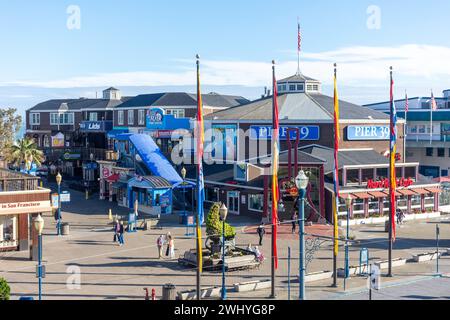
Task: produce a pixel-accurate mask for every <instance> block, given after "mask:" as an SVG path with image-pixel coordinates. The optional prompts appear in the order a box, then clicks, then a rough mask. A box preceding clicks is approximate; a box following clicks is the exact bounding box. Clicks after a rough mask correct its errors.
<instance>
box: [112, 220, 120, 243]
mask: <svg viewBox="0 0 450 320" xmlns="http://www.w3.org/2000/svg"><path fill="white" fill-rule="evenodd" d="M119 229H120V224H119V220H117V219H116V220H114V227H113V231H114V238H113V242H114V243H116V242H117V240H118V239H117V237H118V234H119Z"/></svg>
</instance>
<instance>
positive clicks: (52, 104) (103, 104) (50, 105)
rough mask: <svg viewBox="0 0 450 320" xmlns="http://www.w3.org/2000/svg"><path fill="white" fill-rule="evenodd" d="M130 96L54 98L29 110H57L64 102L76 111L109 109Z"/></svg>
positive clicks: (69, 108)
mask: <svg viewBox="0 0 450 320" xmlns="http://www.w3.org/2000/svg"><path fill="white" fill-rule="evenodd" d="M129 99H130V97H123V98H122V99H121V100H109V99H86V98H80V99H54V100H48V101H44V102H41V103H39V104H37V105H35V106H34V107H32V108H30V109H28V110H29V111H41V110H51V111H53V110H54V111H57V110H58V109H59V108H60V107H61V105H62V104H64V103H65V104H67V107H68V110H71V111H74V110H75V111H76V110H83V109H107V108H114V107H116V106H118V105H120V104H122V103H123V102H125V101H127V100H129Z"/></svg>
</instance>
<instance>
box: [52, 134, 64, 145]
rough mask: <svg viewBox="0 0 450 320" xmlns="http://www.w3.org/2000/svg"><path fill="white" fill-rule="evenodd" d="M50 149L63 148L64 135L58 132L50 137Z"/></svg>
mask: <svg viewBox="0 0 450 320" xmlns="http://www.w3.org/2000/svg"><path fill="white" fill-rule="evenodd" d="M52 147H54V148H63V147H64V134H62V133H61V132H60V133H58V134H56V135H55V136H53V137H52Z"/></svg>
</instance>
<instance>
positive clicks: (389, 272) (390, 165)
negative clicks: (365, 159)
mask: <svg viewBox="0 0 450 320" xmlns="http://www.w3.org/2000/svg"><path fill="white" fill-rule="evenodd" d="M392 70H393V68H392V67H390V75H391V82H390V88H391V107H390V114H391V115H390V123H391V125H390V131H391V138H390V140H389V149H390V153H389V157H390V159H389V178H390V179H389V180H390V183H389V252H388V261H389V263H388V274H387V276H388V277H392V192H393V185H392V171H393V170H395V168H392V146H391V144H392V130H393V125H394V114H393V103H394V101H393V100H394V97H393V80H394V78H393V71H392Z"/></svg>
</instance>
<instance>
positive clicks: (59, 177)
mask: <svg viewBox="0 0 450 320" xmlns="http://www.w3.org/2000/svg"><path fill="white" fill-rule="evenodd" d="M61 181H62V176H61V173H59V172H58V175H57V176H56V184H57V185H58V217H57V218H58V219H57V220H58V222H57V223H56V231H57V234H58V236H60V235H61Z"/></svg>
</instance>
